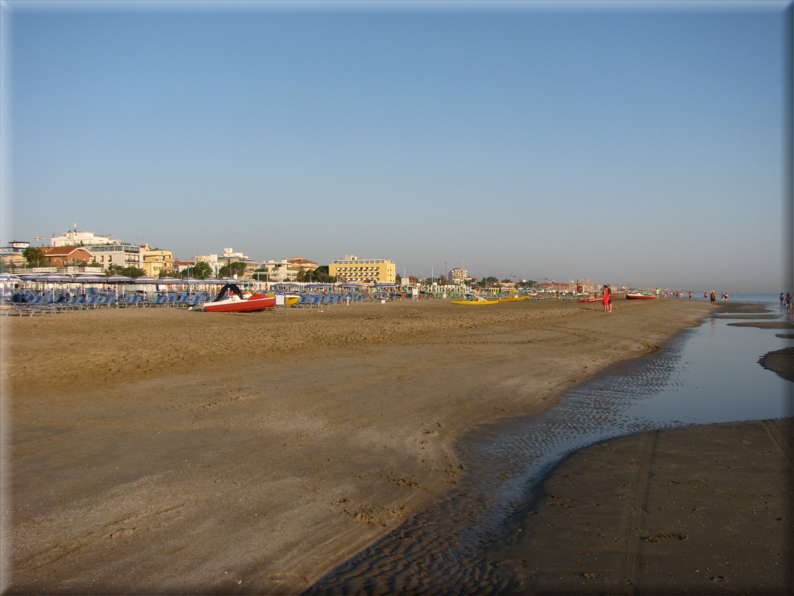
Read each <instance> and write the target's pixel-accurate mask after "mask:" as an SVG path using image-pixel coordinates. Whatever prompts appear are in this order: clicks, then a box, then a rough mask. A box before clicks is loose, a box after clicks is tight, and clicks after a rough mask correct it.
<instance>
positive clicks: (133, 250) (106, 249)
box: [81, 242, 143, 269]
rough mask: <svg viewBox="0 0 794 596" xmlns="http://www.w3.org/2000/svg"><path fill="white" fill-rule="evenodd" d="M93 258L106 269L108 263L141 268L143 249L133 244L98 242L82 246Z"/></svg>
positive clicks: (122, 266)
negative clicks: (98, 243)
mask: <svg viewBox="0 0 794 596" xmlns="http://www.w3.org/2000/svg"><path fill="white" fill-rule="evenodd" d="M81 248H84V249H85V250H87V251H88V252H89V253H91V256H92V257H93V260H94V261H96V262H97V263H99V264H100V265H101V266H102V268H103V269H107V268H108V267H109V266H110V265H116V266H118V267H121V268H126V267H135V268H137V269H143V249H142V248H141V247H140V246H135V245H133V244H125V243H121V242H120V243H118V244H100V245H94V246H83V247H81Z"/></svg>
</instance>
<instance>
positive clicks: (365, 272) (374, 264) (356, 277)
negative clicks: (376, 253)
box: [328, 255, 397, 284]
mask: <svg viewBox="0 0 794 596" xmlns="http://www.w3.org/2000/svg"><path fill="white" fill-rule="evenodd" d="M328 274H329V275H335V276H336V278H337V279H338V280H339V281H345V282H374V283H381V284H393V283H395V280H396V279H397V267H396V266H395V264H394V263H392V262H391V261H389V260H388V259H359V258H358V257H357V256H354V255H345V258H344V259H341V260H339V261H334V262H333V263H331V264H330V265H328Z"/></svg>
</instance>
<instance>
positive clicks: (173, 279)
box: [157, 277, 186, 285]
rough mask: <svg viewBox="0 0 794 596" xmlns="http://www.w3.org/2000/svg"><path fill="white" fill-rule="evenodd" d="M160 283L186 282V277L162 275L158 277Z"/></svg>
mask: <svg viewBox="0 0 794 596" xmlns="http://www.w3.org/2000/svg"><path fill="white" fill-rule="evenodd" d="M157 283H158V284H159V285H171V284H183V283H186V282H185V280H184V279H177V278H176V277H160V278H158V279H157Z"/></svg>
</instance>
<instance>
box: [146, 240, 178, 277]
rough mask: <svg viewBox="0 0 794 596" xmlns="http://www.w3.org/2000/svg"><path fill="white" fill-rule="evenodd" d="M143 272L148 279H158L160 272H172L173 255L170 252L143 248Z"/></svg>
mask: <svg viewBox="0 0 794 596" xmlns="http://www.w3.org/2000/svg"><path fill="white" fill-rule="evenodd" d="M142 259H143V267H142V269H143V271H144V273H145V274H146V275H148V276H149V277H160V273H161V272H162V271H166V272H171V271H173V270H174V253H173V252H172V251H170V250H161V249H159V248H158V249H150V248H148V247H143V254H142Z"/></svg>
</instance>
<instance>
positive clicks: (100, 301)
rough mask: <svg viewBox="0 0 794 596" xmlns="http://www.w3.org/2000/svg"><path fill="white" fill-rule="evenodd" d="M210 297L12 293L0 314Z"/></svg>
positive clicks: (183, 303)
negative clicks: (150, 297)
mask: <svg viewBox="0 0 794 596" xmlns="http://www.w3.org/2000/svg"><path fill="white" fill-rule="evenodd" d="M211 299H212V298H211V297H210V296H209V294H205V293H198V294H187V293H183V294H161V295H158V296H156V297H155V298H154V299H153V300H152V299H150V300H147V299H146V297H144V296H143V295H141V294H129V295H126V296H119V297H118V298H117V297H116V296H115V295H114V294H107V295H101V294H98V293H94V294H91V293H89V294H76V295H73V296H70V295H66V294H61V295H54V296H53V295H50V294H36V295H34V294H22V293H19V294H13V295H12V296H10V297H9V299H8V300H5V301H4V302H3V304H2V307H0V315H20V316H34V315H47V314H54V313H60V312H67V311H73V310H89V309H98V308H103V307H107V308H110V307H114V308H132V307H159V306H175V307H184V308H187V307H190V306H196V305H197V304H201V303H203V302H207V301H209V300H211Z"/></svg>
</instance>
